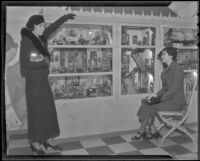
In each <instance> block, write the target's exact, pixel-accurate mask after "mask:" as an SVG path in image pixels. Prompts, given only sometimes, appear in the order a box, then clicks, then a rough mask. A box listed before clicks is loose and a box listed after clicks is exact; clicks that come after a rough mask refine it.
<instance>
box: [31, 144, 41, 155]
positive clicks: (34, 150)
mask: <svg viewBox="0 0 200 161" xmlns="http://www.w3.org/2000/svg"><path fill="white" fill-rule="evenodd" d="M30 148H31V150H32V152H35V153H36V154H37V155H44V154H45V152H44V151H43V150H42V149H36V148H35V147H34V146H33V144H31V146H30Z"/></svg>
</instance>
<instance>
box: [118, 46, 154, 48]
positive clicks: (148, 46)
mask: <svg viewBox="0 0 200 161" xmlns="http://www.w3.org/2000/svg"><path fill="white" fill-rule="evenodd" d="M121 48H156V46H140V45H121Z"/></svg>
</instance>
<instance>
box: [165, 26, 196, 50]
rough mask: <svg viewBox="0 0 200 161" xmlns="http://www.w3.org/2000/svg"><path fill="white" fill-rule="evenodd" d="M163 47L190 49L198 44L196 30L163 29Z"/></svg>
mask: <svg viewBox="0 0 200 161" xmlns="http://www.w3.org/2000/svg"><path fill="white" fill-rule="evenodd" d="M163 34H164V35H163V36H164V42H163V45H164V46H174V47H190V46H196V45H197V43H198V39H197V37H198V35H197V29H192V28H171V27H165V28H164V33H163Z"/></svg>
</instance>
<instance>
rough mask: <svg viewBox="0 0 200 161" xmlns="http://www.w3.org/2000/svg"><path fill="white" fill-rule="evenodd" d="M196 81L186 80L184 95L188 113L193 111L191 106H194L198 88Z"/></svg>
mask: <svg viewBox="0 0 200 161" xmlns="http://www.w3.org/2000/svg"><path fill="white" fill-rule="evenodd" d="M196 82H197V81H196V80H192V81H191V80H187V79H184V94H185V99H186V103H187V105H186V113H187V112H189V111H190V109H191V104H192V96H193V94H194V91H195V87H196Z"/></svg>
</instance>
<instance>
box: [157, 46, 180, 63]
mask: <svg viewBox="0 0 200 161" xmlns="http://www.w3.org/2000/svg"><path fill="white" fill-rule="evenodd" d="M163 51H166V52H167V53H168V55H170V56H172V60H173V61H175V62H176V61H177V59H178V49H177V48H175V47H165V48H164V49H162V50H161V51H160V52H159V53H158V55H157V59H159V60H160V61H162V59H161V56H162V52H163Z"/></svg>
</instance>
